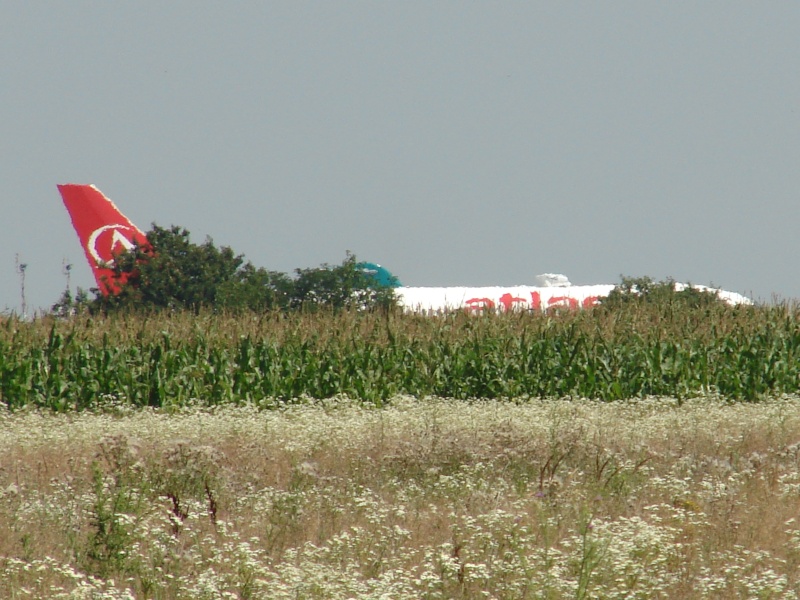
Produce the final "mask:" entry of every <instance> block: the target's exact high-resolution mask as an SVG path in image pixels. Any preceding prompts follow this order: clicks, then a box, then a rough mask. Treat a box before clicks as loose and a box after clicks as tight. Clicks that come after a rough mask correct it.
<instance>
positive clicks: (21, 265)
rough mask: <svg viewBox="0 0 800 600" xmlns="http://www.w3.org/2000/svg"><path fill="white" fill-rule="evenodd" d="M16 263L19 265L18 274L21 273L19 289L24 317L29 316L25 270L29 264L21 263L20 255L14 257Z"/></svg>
mask: <svg viewBox="0 0 800 600" xmlns="http://www.w3.org/2000/svg"><path fill="white" fill-rule="evenodd" d="M14 261H15V262H16V265H17V273H19V287H20V295H21V296H22V316H23V317H25V316H26V315H27V314H28V303H27V302H26V300H25V269H27V268H28V263H21V262H19V254H15V255H14Z"/></svg>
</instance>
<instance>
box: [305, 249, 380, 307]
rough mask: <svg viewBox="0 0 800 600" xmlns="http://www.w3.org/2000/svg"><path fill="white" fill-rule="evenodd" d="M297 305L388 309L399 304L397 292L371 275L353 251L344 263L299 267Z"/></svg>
mask: <svg viewBox="0 0 800 600" xmlns="http://www.w3.org/2000/svg"><path fill="white" fill-rule="evenodd" d="M295 273H296V274H297V279H296V280H295V281H294V293H293V295H292V301H291V306H292V307H293V308H301V307H302V308H306V309H313V308H318V307H321V306H324V307H328V308H333V309H349V308H358V309H370V308H379V307H380V308H388V307H390V306H392V305H394V303H395V296H394V291H393V290H392V288H391V287H386V286H383V285H381V284H380V283H378V281H377V280H376V279H375V278H373V277H370V276H369V275H367V274H366V273H365V272H364V270H363V269H362V268H361V266H360V264H359V263H358V261H357V260H356V257H355V256H354V255H352V254H349V253H348V255H347V258H345V259H344V261H343V262H342V264H341V265H337V266H330V265H327V264H323V265H322V266H320V267H317V268H312V269H296V270H295Z"/></svg>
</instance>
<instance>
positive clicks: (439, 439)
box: [0, 304, 800, 599]
mask: <svg viewBox="0 0 800 600" xmlns="http://www.w3.org/2000/svg"><path fill="white" fill-rule="evenodd" d="M797 324H798V320H797V311H796V309H795V308H794V307H790V306H787V305H774V306H759V307H738V308H735V309H734V308H730V307H720V306H716V305H711V306H704V307H697V308H693V309H691V310H689V309H687V308H686V307H685V306H683V307H681V306H675V305H671V304H664V305H659V306H639V307H634V308H633V309H631V310H625V311H608V310H602V309H601V310H591V311H584V312H565V313H560V314H548V315H531V314H527V313H525V314H507V315H483V316H475V315H463V314H454V315H449V316H440V317H420V316H415V315H398V314H392V313H375V314H370V313H366V314H353V313H341V314H322V313H314V314H304V313H297V314H290V315H287V314H266V315H258V316H252V315H251V316H244V315H238V316H237V315H219V314H210V313H202V314H197V315H190V314H186V313H176V314H154V315H150V316H143V315H138V316H134V315H129V316H124V315H117V316H114V317H105V318H99V317H87V316H82V317H76V318H72V319H69V320H57V319H51V318H41V319H37V320H35V321H32V322H23V321H20V320H17V319H14V318H13V317H10V318H6V319H5V320H4V321H3V322H2V323H0V457H2V458H0V532H1V533H2V535H0V597H2V598H15V599H16V598H93V599H94V598H158V599H173V598H175V599H177V598H186V599H189V598H192V599H194V598H200V599H202V598H209V599H211V598H214V599H216V598H276V599H281V598H294V599H306V598H308V599H311V598H319V599H322V598H326V599H327V598H336V599H338V598H342V599H348V598H359V599H361V598H365V599H369V598H387V599H388V598H391V599H395V598H396V599H405V598H409V599H411V598H430V599H432V598H443V599H444V598H496V599H501V598H502V599H524V598H547V599H561V598H579V599H587V598H689V599H691V598H720V599H722V598H798V597H799V596H800V577H798V576H797V575H796V573H797V572H798V566H800V521H798V520H797V519H798V517H797V514H798V508H800V468H799V467H800V395H798V373H800V369H799V368H798V367H799V366H800V365H798V360H800V358H798V356H800V354H798V352H800V348H799V347H800V328H798V325H797Z"/></svg>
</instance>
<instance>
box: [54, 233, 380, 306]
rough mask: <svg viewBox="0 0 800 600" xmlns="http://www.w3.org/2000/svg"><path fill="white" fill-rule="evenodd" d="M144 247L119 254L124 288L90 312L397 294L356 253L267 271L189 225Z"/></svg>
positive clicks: (347, 301)
mask: <svg viewBox="0 0 800 600" xmlns="http://www.w3.org/2000/svg"><path fill="white" fill-rule="evenodd" d="M147 240H148V242H149V245H147V246H138V245H137V246H135V247H134V248H133V250H131V251H130V252H124V253H122V254H120V255H119V256H118V257H116V259H115V261H114V265H113V271H114V277H113V279H114V281H116V282H122V283H121V284H120V285H118V286H117V287H118V288H119V292H118V293H116V294H111V295H108V296H103V295H102V294H101V293H100V290H98V289H93V290H92V291H93V292H94V295H95V298H94V299H93V300H91V301H85V304H86V306H88V308H89V310H90V311H103V312H109V311H115V310H120V309H124V310H140V309H144V310H150V309H156V310H160V309H170V310H192V311H199V310H201V309H205V308H212V309H214V310H228V311H241V310H252V311H267V310H288V309H298V308H308V307H311V308H314V309H316V308H320V307H327V308H333V309H342V308H375V307H387V306H391V305H393V304H394V303H395V297H394V292H393V291H392V290H391V288H385V287H383V286H380V285H379V284H377V282H376V281H375V280H374V279H372V278H370V277H369V276H367V275H365V274H364V273H363V272H362V271H361V269H359V267H358V264H357V261H356V258H355V256H353V255H350V254H348V256H347V258H346V259H345V260H344V261H343V262H342V264H341V265H337V266H330V265H327V264H325V265H322V266H321V267H318V268H313V269H297V270H296V277H294V278H293V277H291V276H289V275H287V274H286V273H280V272H277V271H268V270H266V269H263V268H258V267H255V266H253V264H252V263H250V262H249V261H245V259H244V256H243V255H241V254H236V253H235V252H234V251H233V250H232V249H231V248H230V247H228V246H221V247H217V246H215V245H214V243H213V241H212V240H211V238H206V240H205V242H203V243H202V244H195V243H193V242H192V241H191V239H190V234H189V231H187V230H186V229H184V228H181V227H177V226H172V227H170V228H163V227H159V226H158V225H155V224H154V225H153V227H152V229H151V230H150V231H149V232H148V233H147ZM75 308H76V303H75V301H74V300H73V299H72V298H71V297H69V295H68V294H65V295H64V297H62V299H61V300H60V301H59V302H58V303H57V304H55V305H54V306H53V311H54V312H55V313H56V314H68V313H69V312H71V311H72V310H74V309H75Z"/></svg>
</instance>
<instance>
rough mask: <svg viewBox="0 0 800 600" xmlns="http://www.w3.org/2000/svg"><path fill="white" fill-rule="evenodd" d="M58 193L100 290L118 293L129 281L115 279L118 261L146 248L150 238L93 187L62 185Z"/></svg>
mask: <svg viewBox="0 0 800 600" xmlns="http://www.w3.org/2000/svg"><path fill="white" fill-rule="evenodd" d="M58 191H59V192H60V193H61V198H63V200H64V206H66V207H67V211H68V212H69V216H70V218H71V219H72V225H73V227H75V232H76V233H77V234H78V237H79V238H80V241H81V245H82V246H83V251H84V253H85V254H86V259H87V260H88V261H89V265H91V267H92V272H93V273H94V278H95V280H96V281H97V287H98V288H99V289H100V291H101V292H102V293H103V295H104V296H107V295H108V294H110V293H116V292H118V291H119V286H120V284H122V283H125V278H124V277H115V275H114V271H113V266H114V260H115V258H116V257H117V256H119V254H121V253H122V252H124V251H126V250H130V249H132V248H133V247H134V245H135V244H139V245H140V246H144V245H146V244H147V237H146V236H145V234H144V233H143V232H142V231H141V230H140V229H139V228H138V227H136V225H134V224H133V223H131V222H130V220H128V218H127V217H126V216H125V215H123V214H122V213H121V212H120V211H119V209H118V208H117V207H116V206H115V205H114V203H113V202H112V201H111V200H109V199H108V198H106V197H105V196H104V195H103V193H102V192H101V191H100V190H98V189H97V188H96V187H94V186H93V185H78V184H66V185H59V186H58Z"/></svg>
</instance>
